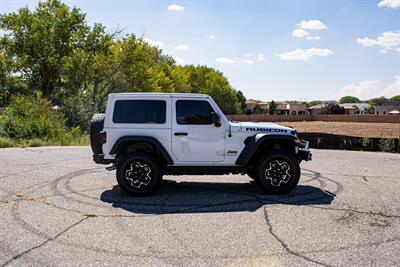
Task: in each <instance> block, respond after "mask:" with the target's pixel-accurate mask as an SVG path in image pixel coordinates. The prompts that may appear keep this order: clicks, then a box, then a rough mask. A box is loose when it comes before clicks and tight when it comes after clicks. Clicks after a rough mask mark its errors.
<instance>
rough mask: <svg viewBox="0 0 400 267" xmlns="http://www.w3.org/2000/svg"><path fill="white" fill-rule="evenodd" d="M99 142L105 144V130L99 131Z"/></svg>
mask: <svg viewBox="0 0 400 267" xmlns="http://www.w3.org/2000/svg"><path fill="white" fill-rule="evenodd" d="M99 142H100V144H105V143H106V142H107V133H106V132H105V131H101V132H100V140H99Z"/></svg>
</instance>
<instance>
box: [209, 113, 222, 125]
mask: <svg viewBox="0 0 400 267" xmlns="http://www.w3.org/2000/svg"><path fill="white" fill-rule="evenodd" d="M211 116H212V122H213V123H214V125H215V127H221V118H220V117H219V115H218V114H217V113H215V112H212V113H211Z"/></svg>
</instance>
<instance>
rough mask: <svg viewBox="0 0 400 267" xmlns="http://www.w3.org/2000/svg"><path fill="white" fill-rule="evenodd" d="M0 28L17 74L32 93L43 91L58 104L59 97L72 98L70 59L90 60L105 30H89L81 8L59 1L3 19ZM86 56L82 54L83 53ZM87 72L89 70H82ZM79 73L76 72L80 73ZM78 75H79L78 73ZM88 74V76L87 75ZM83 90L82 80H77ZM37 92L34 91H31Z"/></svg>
mask: <svg viewBox="0 0 400 267" xmlns="http://www.w3.org/2000/svg"><path fill="white" fill-rule="evenodd" d="M0 28H1V29H2V30H4V31H5V33H4V34H3V36H2V37H1V39H0V43H1V47H2V50H3V51H4V53H5V54H6V55H7V57H8V58H12V59H13V62H12V63H13V66H14V70H13V71H14V73H19V74H20V75H21V77H22V79H23V80H24V81H25V82H26V84H27V87H28V88H30V90H31V91H41V92H42V95H43V97H45V98H47V99H50V100H53V101H55V100H56V99H57V97H58V94H60V93H61V94H63V95H70V94H71V93H75V92H74V91H70V89H71V87H72V88H74V86H71V85H69V84H66V83H68V82H69V81H70V80H69V79H65V77H64V75H67V76H68V77H70V76H72V75H68V74H69V73H68V67H67V70H66V66H65V65H66V64H68V63H70V61H71V59H70V57H74V56H75V57H76V56H77V54H78V55H79V57H82V60H85V58H86V57H90V55H88V54H94V53H96V52H97V50H98V43H97V41H98V40H99V39H101V38H96V37H95V36H97V35H100V36H103V35H104V33H102V31H104V28H103V27H101V26H100V25H98V24H96V25H95V26H94V27H93V28H91V27H89V26H88V25H87V23H86V21H85V14H84V13H82V12H81V11H80V10H79V9H78V8H72V9H70V8H69V7H68V6H67V5H65V4H63V3H62V2H61V1H59V0H48V1H44V2H39V4H38V6H37V7H36V9H35V10H34V11H32V12H31V11H30V10H29V9H28V8H21V9H19V10H18V11H17V12H13V13H10V14H5V15H1V16H0ZM83 50H84V51H85V52H86V53H85V54H84V55H82V53H80V52H81V51H83ZM78 70H79V71H83V73H84V72H85V71H86V70H85V68H83V69H78ZM78 70H76V72H78ZM76 72H75V74H76ZM83 75H84V74H83ZM76 80H77V81H78V82H77V85H76V87H78V88H80V85H79V83H80V82H81V81H82V79H81V78H78V79H75V81H76ZM31 93H33V92H31Z"/></svg>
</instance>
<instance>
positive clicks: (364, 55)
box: [0, 0, 400, 101]
mask: <svg viewBox="0 0 400 267" xmlns="http://www.w3.org/2000/svg"><path fill="white" fill-rule="evenodd" d="M64 2H65V3H66V4H67V5H69V6H76V7H78V8H80V9H81V10H82V11H83V12H85V13H86V14H87V17H86V18H87V21H88V22H89V23H90V24H93V23H96V22H99V23H102V24H103V25H105V26H106V27H107V28H108V29H109V30H110V31H111V30H113V29H117V28H120V29H123V30H124V33H134V34H136V35H137V36H143V38H145V39H146V40H148V42H150V43H151V44H153V45H155V46H158V47H159V48H161V49H162V50H163V51H164V52H165V53H167V54H169V55H171V56H173V57H174V58H175V60H176V61H177V63H179V64H195V65H198V64H200V65H208V66H210V67H213V68H215V69H217V70H219V71H221V72H223V74H224V75H225V76H226V77H227V78H228V80H229V82H230V83H231V84H232V86H233V87H234V88H235V89H237V90H241V91H242V92H243V93H244V95H245V96H246V97H247V98H253V99H260V100H265V101H270V100H302V101H310V100H315V99H323V100H333V99H338V98H340V97H341V96H344V95H354V96H357V97H359V98H361V99H369V98H372V97H379V96H386V97H391V96H393V95H400V0H354V1H351V0H283V1H279V0H269V1H268V0H263V1H262V0H260V1H256V0H249V1H245V0H239V1H227V0H219V1H210V0H204V1H162V0H156V1H154V0H151V1H134V0H132V1H129V0H99V1H94V0H68V1H67V0H65V1H64ZM37 3H38V1H36V0H0V13H9V12H13V11H16V10H18V8H21V7H25V6H28V7H29V8H31V9H32V8H34V7H35V6H36V5H37Z"/></svg>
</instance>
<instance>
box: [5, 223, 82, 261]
mask: <svg viewBox="0 0 400 267" xmlns="http://www.w3.org/2000/svg"><path fill="white" fill-rule="evenodd" d="M88 218H89V217H85V218H82V219H80V220H79V221H77V222H75V223H74V224H72V225H70V226H68V227H66V228H65V229H64V230H62V231H61V232H59V233H58V234H56V235H55V236H53V237H51V238H47V239H46V240H45V241H43V242H42V243H40V244H39V245H36V246H33V247H31V248H29V249H27V250H24V251H22V252H20V253H18V254H17V255H15V256H13V257H12V258H11V259H9V260H6V261H5V262H4V263H3V265H2V266H7V265H9V264H11V263H12V262H13V261H15V260H17V259H19V258H20V257H22V256H24V255H27V254H29V253H30V252H32V251H34V250H36V249H38V248H41V247H43V246H44V245H46V244H47V243H49V242H51V241H53V240H55V239H57V238H59V237H60V236H62V235H63V234H65V233H66V232H68V231H69V230H70V229H72V228H73V227H75V226H77V225H78V224H80V223H82V222H83V221H85V220H86V219H88Z"/></svg>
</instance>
